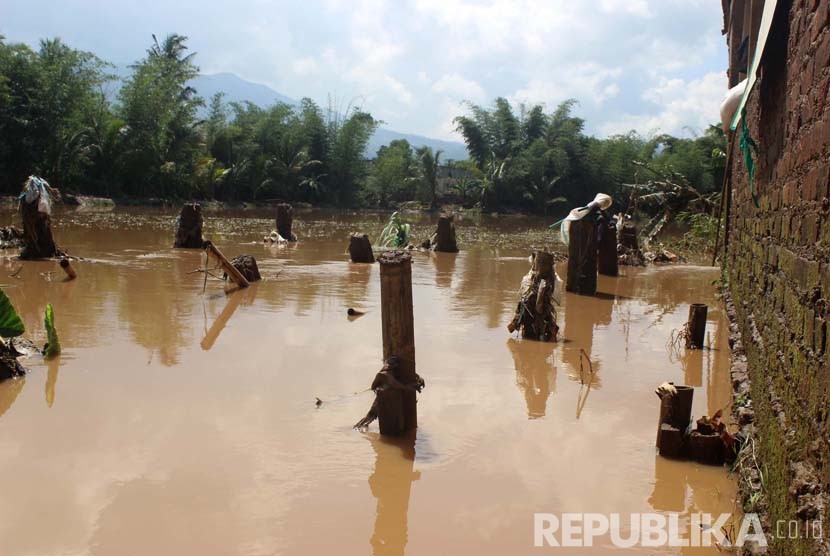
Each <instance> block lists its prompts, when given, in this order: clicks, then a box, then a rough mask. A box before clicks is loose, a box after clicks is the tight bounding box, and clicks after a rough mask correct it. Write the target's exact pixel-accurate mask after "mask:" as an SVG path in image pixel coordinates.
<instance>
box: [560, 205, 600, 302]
mask: <svg viewBox="0 0 830 556" xmlns="http://www.w3.org/2000/svg"><path fill="white" fill-rule="evenodd" d="M569 235H570V239H569V241H568V281H567V284H566V287H565V289H566V290H568V291H569V292H574V293H581V294H586V295H593V294H595V293H596V292H597V227H596V221H595V220H594V219H593V218H592V217H591V216H590V215H588V216H586V217H585V218H583V219H582V220H574V221H573V222H571V229H570V234H569Z"/></svg>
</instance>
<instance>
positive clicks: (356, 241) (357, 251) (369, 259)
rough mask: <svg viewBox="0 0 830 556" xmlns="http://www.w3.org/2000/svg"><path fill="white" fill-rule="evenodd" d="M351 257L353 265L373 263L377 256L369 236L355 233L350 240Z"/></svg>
mask: <svg viewBox="0 0 830 556" xmlns="http://www.w3.org/2000/svg"><path fill="white" fill-rule="evenodd" d="M349 257H350V258H351V260H352V262H353V263H373V262H375V254H374V252H373V251H372V242H371V241H369V236H368V235H366V234H361V233H353V234H352V235H351V237H350V238H349Z"/></svg>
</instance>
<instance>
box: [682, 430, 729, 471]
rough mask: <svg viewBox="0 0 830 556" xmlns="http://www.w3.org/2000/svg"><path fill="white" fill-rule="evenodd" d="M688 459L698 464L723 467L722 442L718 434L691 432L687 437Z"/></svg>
mask: <svg viewBox="0 0 830 556" xmlns="http://www.w3.org/2000/svg"><path fill="white" fill-rule="evenodd" d="M689 457H691V458H692V459H693V460H695V461H696V462H698V463H705V464H707V465H723V462H724V459H725V458H724V447H723V440H721V437H720V435H719V434H701V433H700V432H698V431H693V432H692V434H691V435H690V436H689Z"/></svg>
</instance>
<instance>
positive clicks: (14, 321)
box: [0, 289, 61, 359]
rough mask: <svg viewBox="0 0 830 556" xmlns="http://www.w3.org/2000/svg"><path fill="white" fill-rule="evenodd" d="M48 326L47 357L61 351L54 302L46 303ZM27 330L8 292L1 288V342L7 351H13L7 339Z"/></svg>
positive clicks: (45, 318)
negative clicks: (53, 307) (56, 328)
mask: <svg viewBox="0 0 830 556" xmlns="http://www.w3.org/2000/svg"><path fill="white" fill-rule="evenodd" d="M43 320H44V325H45V326H46V345H45V346H43V355H44V357H46V358H47V359H49V358H51V357H54V356H56V355H58V354H59V353H60V352H61V344H60V341H59V340H58V332H57V330H55V312H54V310H53V309H52V304H51V303H50V304H48V305H46V314H45V315H44V319H43ZM25 331H26V328H25V326H23V320H22V319H21V318H20V315H19V314H18V313H17V310H16V309H15V308H14V306H13V305H12V303H11V301H10V300H9V298H8V296H7V295H6V292H4V291H3V290H2V289H0V343H2V347H3V348H5V349H6V350H7V351H13V348H12V346H10V345H9V344H8V343H7V340H9V339H11V338H16V337H18V336H20V335H22V334H23V333H24V332H25Z"/></svg>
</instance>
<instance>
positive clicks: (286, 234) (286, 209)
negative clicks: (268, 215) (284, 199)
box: [277, 203, 297, 241]
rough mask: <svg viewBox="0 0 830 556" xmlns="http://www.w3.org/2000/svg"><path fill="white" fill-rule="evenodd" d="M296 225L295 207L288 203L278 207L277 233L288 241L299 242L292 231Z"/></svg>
mask: <svg viewBox="0 0 830 556" xmlns="http://www.w3.org/2000/svg"><path fill="white" fill-rule="evenodd" d="M293 224H294V207H292V206H291V205H289V204H288V203H280V204H278V205H277V233H278V234H280V236H281V237H282V238H283V239H284V240H286V241H297V236H296V235H294V232H292V231H291V227H292V225H293Z"/></svg>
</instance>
